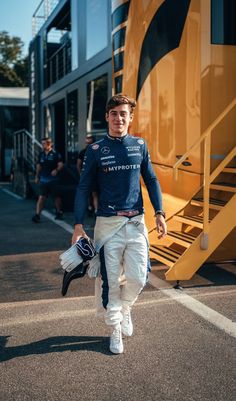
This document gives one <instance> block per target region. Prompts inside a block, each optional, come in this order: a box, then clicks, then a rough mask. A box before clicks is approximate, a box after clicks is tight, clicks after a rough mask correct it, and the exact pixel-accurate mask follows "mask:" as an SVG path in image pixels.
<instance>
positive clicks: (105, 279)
mask: <svg viewBox="0 0 236 401" xmlns="http://www.w3.org/2000/svg"><path fill="white" fill-rule="evenodd" d="M135 106H136V101H135V100H133V99H131V98H129V97H128V96H124V95H116V96H113V97H112V98H111V99H109V100H108V102H107V106H106V114H105V116H106V121H107V123H108V134H107V136H105V137H104V138H103V139H101V140H100V141H98V142H95V143H93V144H91V145H89V146H88V148H87V151H86V156H85V160H84V164H83V170H82V173H81V177H80V182H79V185H78V187H77V193H76V198H75V227H74V233H73V236H72V244H75V243H76V241H78V239H79V238H80V237H84V238H88V237H87V234H86V232H85V231H84V227H83V224H84V218H85V213H86V205H87V198H88V194H89V193H90V191H91V188H92V185H93V183H94V181H96V182H97V185H98V192H99V198H98V210H97V218H96V224H95V229H94V244H95V248H96V251H97V252H99V255H100V276H101V281H102V285H101V301H102V304H103V307H104V315H105V323H106V324H107V325H108V326H109V327H110V328H111V336H110V351H111V352H112V353H114V354H121V353H123V349H124V348H123V340H122V334H123V335H124V336H131V335H132V334H133V324H132V319H131V308H132V306H133V305H134V303H135V301H136V299H137V297H138V295H139V294H140V292H141V291H142V289H143V287H144V286H145V284H146V282H147V275H148V271H149V257H148V234H147V229H146V225H145V222H144V208H143V197H142V190H141V184H140V178H141V176H142V178H143V181H144V183H145V185H146V187H147V190H148V194H149V197H150V200H151V203H152V206H153V209H154V217H155V222H156V227H157V232H158V238H162V237H164V236H165V235H166V233H167V226H166V222H165V213H164V211H163V209H162V194H161V189H160V185H159V182H158V180H157V177H156V175H155V173H154V170H153V167H152V163H151V160H150V155H149V151H148V148H147V145H146V142H145V141H144V139H143V138H140V137H136V136H133V135H130V134H129V133H128V128H129V125H130V123H131V122H132V120H133V114H134V108H135ZM122 276H123V277H124V278H125V282H124V285H122V286H121V277H122Z"/></svg>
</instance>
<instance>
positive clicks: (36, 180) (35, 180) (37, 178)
mask: <svg viewBox="0 0 236 401" xmlns="http://www.w3.org/2000/svg"><path fill="white" fill-rule="evenodd" d="M34 182H35V184H38V183H39V176H38V175H36V176H35V179H34Z"/></svg>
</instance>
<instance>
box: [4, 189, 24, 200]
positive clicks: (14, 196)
mask: <svg viewBox="0 0 236 401" xmlns="http://www.w3.org/2000/svg"><path fill="white" fill-rule="evenodd" d="M1 190H2V191H3V192H6V194H8V195H11V196H13V198H16V199H18V200H23V199H24V198H22V197H21V196H19V195H16V194H15V193H14V192H11V191H9V190H8V189H5V188H1Z"/></svg>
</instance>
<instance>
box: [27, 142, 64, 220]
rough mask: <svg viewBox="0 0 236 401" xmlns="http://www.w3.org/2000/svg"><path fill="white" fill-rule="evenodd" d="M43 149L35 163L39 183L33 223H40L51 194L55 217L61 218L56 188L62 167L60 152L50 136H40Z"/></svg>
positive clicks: (61, 213) (59, 200) (59, 199)
mask: <svg viewBox="0 0 236 401" xmlns="http://www.w3.org/2000/svg"><path fill="white" fill-rule="evenodd" d="M42 147H43V151H42V152H41V153H40V154H39V157H38V163H37V165H36V176H35V183H36V184H38V183H39V197H38V201H37V204H36V213H35V215H34V216H33V217H32V221H33V222H34V223H40V214H41V211H42V210H43V207H44V202H45V200H46V198H47V197H48V195H50V194H51V195H52V197H53V198H54V202H55V208H56V216H55V218H56V219H62V217H63V212H62V201H61V197H60V193H59V191H58V188H57V184H58V181H59V178H58V173H59V171H61V170H62V169H63V162H62V157H61V155H60V153H58V152H57V151H55V150H54V149H53V148H52V140H51V139H50V138H42Z"/></svg>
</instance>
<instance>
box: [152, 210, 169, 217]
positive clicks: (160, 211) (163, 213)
mask: <svg viewBox="0 0 236 401" xmlns="http://www.w3.org/2000/svg"><path fill="white" fill-rule="evenodd" d="M158 214H160V215H161V216H163V217H164V219H165V218H166V214H165V212H163V210H157V211H156V212H155V214H154V217H156V216H157V215H158Z"/></svg>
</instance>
